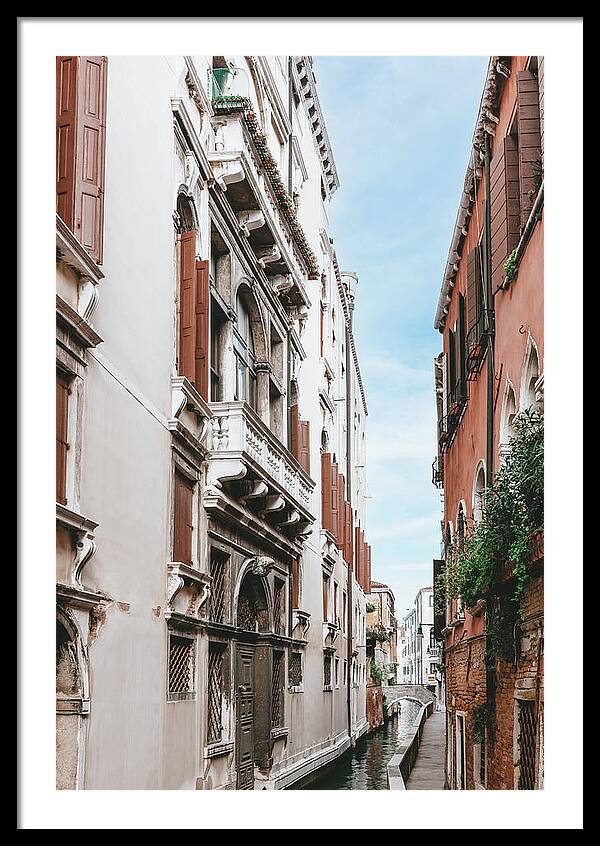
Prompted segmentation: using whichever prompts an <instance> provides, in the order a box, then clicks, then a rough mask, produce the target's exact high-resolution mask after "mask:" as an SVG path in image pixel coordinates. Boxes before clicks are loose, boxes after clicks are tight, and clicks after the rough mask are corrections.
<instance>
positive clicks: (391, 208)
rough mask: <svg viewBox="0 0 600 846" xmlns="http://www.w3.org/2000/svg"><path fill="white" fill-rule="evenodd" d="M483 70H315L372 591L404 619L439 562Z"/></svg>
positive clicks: (324, 66) (331, 62)
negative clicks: (462, 247) (451, 273)
mask: <svg viewBox="0 0 600 846" xmlns="http://www.w3.org/2000/svg"><path fill="white" fill-rule="evenodd" d="M486 68H487V57H474V56H471V57H458V56H456V57H453V56H439V57H438V56H423V57H412V56H393V57H384V56H373V57H370V56H369V57H361V56H350V57H333V56H332V57H317V58H315V75H316V77H317V86H318V91H319V97H320V100H321V106H322V109H323V113H324V115H325V121H326V124H327V129H328V132H329V137H330V140H331V143H332V146H333V153H334V157H335V161H336V165H337V169H338V174H339V178H340V183H341V185H340V188H339V189H338V191H337V192H336V194H335V195H334V197H333V199H332V203H331V208H330V220H331V231H332V234H333V237H334V246H335V249H336V252H337V255H338V259H339V262H340V267H341V268H342V269H343V270H353V271H356V272H357V273H358V275H359V279H360V282H359V289H358V297H357V302H356V309H355V323H354V327H355V335H356V341H357V347H358V353H359V358H360V363H361V370H362V373H363V378H364V380H365V383H366V389H367V401H368V406H369V418H368V421H367V425H368V429H367V438H368V456H367V492H368V494H369V495H370V496H371V497H372V498H371V499H369V500H368V511H367V538H368V540H369V541H370V543H371V545H372V547H373V570H372V577H373V579H375V580H379V581H383V582H386V583H387V584H389V585H390V587H391V588H392V589H393V591H394V594H395V596H396V612H397V615H398V617H399V618H401V617H402V616H403V614H404V613H405V610H404V609H406V608H407V607H408V606H410V605H411V604H412V602H413V600H414V597H415V595H416V593H417V591H418V589H419V588H420V587H423V586H425V585H428V584H431V561H432V558H434V557H437V555H438V553H439V536H440V531H439V521H440V514H441V501H440V494H439V491H437V490H436V488H434V487H433V485H432V484H431V462H432V460H433V457H434V454H435V448H436V447H435V440H436V433H435V402H434V394H433V358H434V356H435V355H437V353H438V352H439V351H440V349H441V336H440V335H439V334H438V332H436V331H435V330H434V329H433V319H434V314H435V308H436V305H437V299H438V295H439V290H440V285H441V278H442V273H443V270H444V267H445V263H446V258H447V254H448V247H449V244H450V238H451V234H452V226H453V224H454V219H455V216H456V211H457V207H458V201H459V197H460V190H461V188H462V184H463V180H464V176H465V170H466V166H467V160H468V156H469V150H470V143H471V138H472V134H473V128H474V124H475V118H476V114H477V109H478V106H479V100H480V97H481V92H482V89H483V83H484V78H485V71H486Z"/></svg>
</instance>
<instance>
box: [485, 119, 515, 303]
mask: <svg viewBox="0 0 600 846" xmlns="http://www.w3.org/2000/svg"><path fill="white" fill-rule="evenodd" d="M490 194H491V201H492V206H491V213H490V219H491V241H492V290H494V291H495V290H496V289H497V287H498V285H500V283H501V282H502V280H503V279H504V262H505V261H506V259H507V258H508V256H509V255H510V254H511V253H512V251H513V250H514V248H515V247H516V246H517V244H518V243H519V237H520V228H519V225H520V210H519V163H518V151H517V144H516V141H515V139H514V138H513V137H512V135H507V136H506V137H505V138H502V139H500V141H499V149H498V152H497V153H496V154H495V155H494V157H493V159H492V161H491V164H490Z"/></svg>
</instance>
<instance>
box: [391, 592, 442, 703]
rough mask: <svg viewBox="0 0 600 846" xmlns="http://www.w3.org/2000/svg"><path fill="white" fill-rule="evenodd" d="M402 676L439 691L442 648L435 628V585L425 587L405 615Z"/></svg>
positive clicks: (405, 680) (403, 681)
mask: <svg viewBox="0 0 600 846" xmlns="http://www.w3.org/2000/svg"><path fill="white" fill-rule="evenodd" d="M402 630H403V634H402V638H401V641H402V642H401V655H400V659H401V669H400V677H401V680H402V683H403V684H421V685H424V686H425V687H427V688H429V689H430V690H431V691H432V693H437V694H439V678H438V676H439V664H440V660H441V659H440V655H441V649H440V645H439V643H438V641H437V640H436V638H435V635H434V631H433V587H423V588H421V589H420V590H419V592H418V593H417V595H416V597H415V601H414V603H413V607H412V609H411V610H410V611H409V613H408V614H406V615H405V617H404V623H403V626H402Z"/></svg>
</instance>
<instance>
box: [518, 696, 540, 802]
mask: <svg viewBox="0 0 600 846" xmlns="http://www.w3.org/2000/svg"><path fill="white" fill-rule="evenodd" d="M518 708H519V788H518V789H519V790H535V741H536V728H537V726H536V716H535V703H534V702H530V701H528V700H519V701H518Z"/></svg>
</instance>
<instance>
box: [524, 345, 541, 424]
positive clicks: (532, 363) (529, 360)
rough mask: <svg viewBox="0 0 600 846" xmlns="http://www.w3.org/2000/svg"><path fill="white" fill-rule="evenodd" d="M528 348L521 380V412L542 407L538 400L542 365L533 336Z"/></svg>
mask: <svg viewBox="0 0 600 846" xmlns="http://www.w3.org/2000/svg"><path fill="white" fill-rule="evenodd" d="M527 346H528V350H527V353H526V356H525V364H524V366H523V377H522V379H521V397H520V398H521V411H524V410H525V409H527V408H534V409H537V408H539V407H540V402H539V400H538V399H537V398H536V383H537V381H538V379H539V377H540V363H539V358H538V351H537V348H536V346H535V343H534V342H533V340H532V338H531V336H530V337H529V342H528V345H527Z"/></svg>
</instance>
